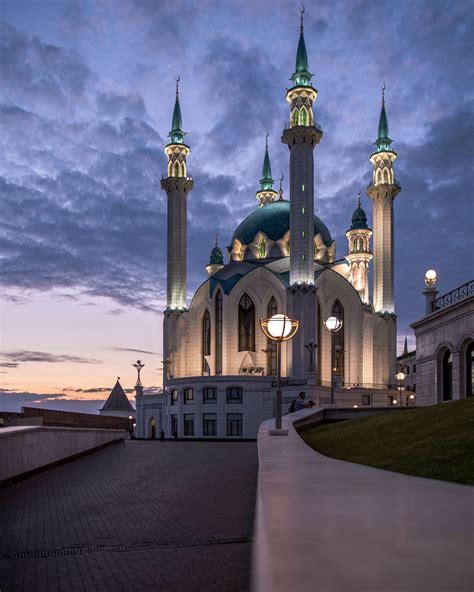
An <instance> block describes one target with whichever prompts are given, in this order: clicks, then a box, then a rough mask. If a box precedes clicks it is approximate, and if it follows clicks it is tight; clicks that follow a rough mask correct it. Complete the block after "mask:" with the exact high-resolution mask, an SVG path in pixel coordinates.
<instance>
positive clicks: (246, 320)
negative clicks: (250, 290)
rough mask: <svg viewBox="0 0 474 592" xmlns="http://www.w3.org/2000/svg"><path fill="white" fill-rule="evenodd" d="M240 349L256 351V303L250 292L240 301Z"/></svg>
mask: <svg viewBox="0 0 474 592" xmlns="http://www.w3.org/2000/svg"><path fill="white" fill-rule="evenodd" d="M239 351H255V305H254V303H253V300H252V299H251V298H250V296H249V295H248V294H244V295H243V296H242V298H241V299H240V302H239Z"/></svg>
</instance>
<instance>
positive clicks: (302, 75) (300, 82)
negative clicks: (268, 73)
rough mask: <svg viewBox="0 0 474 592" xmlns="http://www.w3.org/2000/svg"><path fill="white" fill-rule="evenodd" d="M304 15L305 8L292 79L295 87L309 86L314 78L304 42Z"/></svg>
mask: <svg viewBox="0 0 474 592" xmlns="http://www.w3.org/2000/svg"><path fill="white" fill-rule="evenodd" d="M303 15H304V6H303V8H302V9H301V25H300V40H299V41H298V50H297V52H296V65H295V71H294V73H293V74H292V76H291V79H290V80H293V82H294V83H295V86H309V85H310V84H311V76H312V74H311V73H310V72H309V71H308V53H307V52H306V43H305V41H304V24H303Z"/></svg>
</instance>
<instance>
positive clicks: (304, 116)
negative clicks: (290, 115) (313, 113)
mask: <svg viewBox="0 0 474 592" xmlns="http://www.w3.org/2000/svg"><path fill="white" fill-rule="evenodd" d="M307 120H308V114H307V113H306V109H305V108H304V107H302V108H301V111H300V125H306V123H307Z"/></svg>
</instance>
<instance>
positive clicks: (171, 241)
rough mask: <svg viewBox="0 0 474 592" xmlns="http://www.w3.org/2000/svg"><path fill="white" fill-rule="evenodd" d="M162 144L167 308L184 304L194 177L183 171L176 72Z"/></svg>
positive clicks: (184, 150)
mask: <svg viewBox="0 0 474 592" xmlns="http://www.w3.org/2000/svg"><path fill="white" fill-rule="evenodd" d="M168 135H169V137H170V142H169V143H168V144H166V146H165V153H166V156H167V157H168V176H167V177H165V178H163V179H162V180H161V188H162V189H163V190H164V191H166V195H167V196H168V252H167V297H166V307H167V309H168V310H184V309H185V308H186V199H187V196H188V193H189V192H190V191H191V190H192V188H193V180H192V178H191V177H188V175H187V171H186V158H187V156H188V154H189V151H190V148H189V146H187V145H186V144H185V143H184V135H185V134H184V132H183V125H182V121H181V108H180V106H179V76H178V79H177V80H176V100H175V104H174V110H173V122H172V125H171V131H170V133H169V134H168Z"/></svg>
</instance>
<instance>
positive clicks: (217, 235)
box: [216, 232, 219, 247]
mask: <svg viewBox="0 0 474 592" xmlns="http://www.w3.org/2000/svg"><path fill="white" fill-rule="evenodd" d="M218 239H219V233H218V232H216V247H217V240H218Z"/></svg>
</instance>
